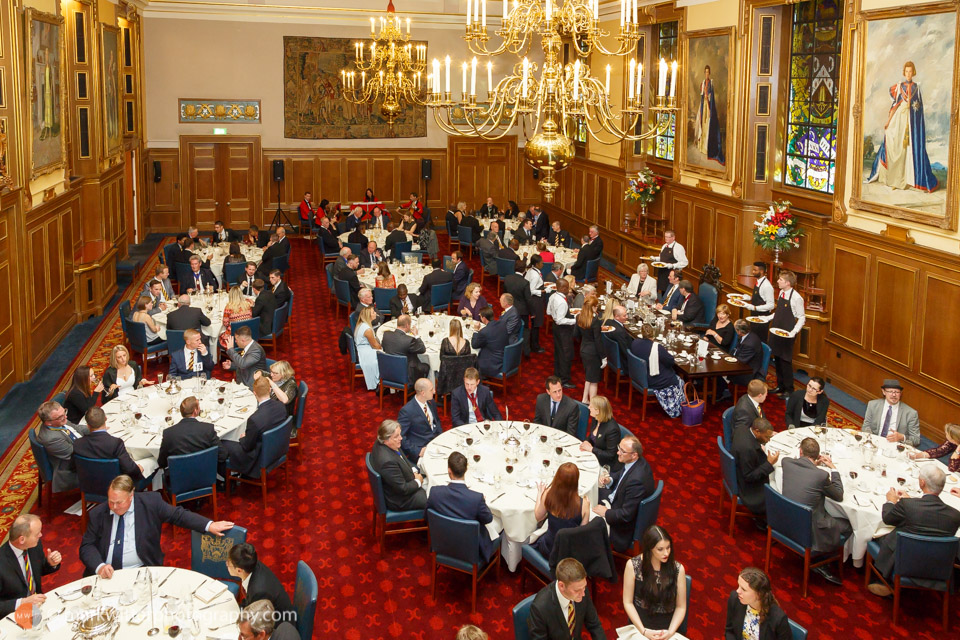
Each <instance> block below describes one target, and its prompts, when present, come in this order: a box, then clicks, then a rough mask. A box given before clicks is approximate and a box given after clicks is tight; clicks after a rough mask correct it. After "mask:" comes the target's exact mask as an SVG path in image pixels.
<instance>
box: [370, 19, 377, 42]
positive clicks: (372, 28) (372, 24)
mask: <svg viewBox="0 0 960 640" xmlns="http://www.w3.org/2000/svg"><path fill="white" fill-rule="evenodd" d="M375 25H376V22H375V21H374V19H373V16H370V36H371V37H373V36H375V35H377V28H376V26H375Z"/></svg>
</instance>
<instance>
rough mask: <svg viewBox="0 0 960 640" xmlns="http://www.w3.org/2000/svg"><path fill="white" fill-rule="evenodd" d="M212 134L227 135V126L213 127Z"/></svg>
mask: <svg viewBox="0 0 960 640" xmlns="http://www.w3.org/2000/svg"><path fill="white" fill-rule="evenodd" d="M213 135H215V136H225V135H227V128H226V127H214V128H213Z"/></svg>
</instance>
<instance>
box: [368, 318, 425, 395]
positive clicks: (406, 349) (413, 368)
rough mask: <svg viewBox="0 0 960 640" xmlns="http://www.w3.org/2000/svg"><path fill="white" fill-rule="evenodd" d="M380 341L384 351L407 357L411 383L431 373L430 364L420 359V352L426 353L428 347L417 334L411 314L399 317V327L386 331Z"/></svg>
mask: <svg viewBox="0 0 960 640" xmlns="http://www.w3.org/2000/svg"><path fill="white" fill-rule="evenodd" d="M380 343H381V346H382V347H383V352H384V353H388V354H390V355H394V356H404V357H405V358H406V359H407V379H408V381H409V382H410V383H411V384H414V383H416V381H417V380H419V379H420V378H426V377H427V376H428V375H429V374H430V365H429V364H427V363H426V362H423V361H422V360H420V354H422V353H426V352H427V347H426V345H424V344H423V340H421V339H420V336H419V335H417V329H416V327H414V326H413V323H412V321H411V318H410V316H408V315H406V314H404V315H402V316H400V317H399V318H397V328H396V329H394V330H393V331H384V332H383V338H381V339H380Z"/></svg>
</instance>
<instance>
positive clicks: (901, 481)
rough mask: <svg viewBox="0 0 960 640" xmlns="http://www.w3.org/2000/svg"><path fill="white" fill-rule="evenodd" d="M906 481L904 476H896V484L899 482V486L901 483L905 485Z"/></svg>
mask: <svg viewBox="0 0 960 640" xmlns="http://www.w3.org/2000/svg"><path fill="white" fill-rule="evenodd" d="M906 483H907V479H906V478H897V484H899V485H900V486H901V487H902V486H903V485H905V484H906Z"/></svg>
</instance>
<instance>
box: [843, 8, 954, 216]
mask: <svg viewBox="0 0 960 640" xmlns="http://www.w3.org/2000/svg"><path fill="white" fill-rule="evenodd" d="M856 20H857V23H858V29H857V30H856V31H855V33H856V34H857V35H856V37H857V38H859V39H860V42H859V43H858V44H859V46H858V47H857V50H858V51H860V52H861V55H862V59H861V60H860V65H859V69H857V70H856V71H855V73H854V76H855V83H856V85H855V92H854V108H853V113H854V123H853V124H854V146H855V149H854V153H853V156H852V157H853V158H854V159H855V160H854V161H853V176H852V177H853V185H852V187H853V188H852V192H851V193H852V197H851V205H852V206H853V207H855V208H857V209H860V210H863V211H869V212H871V213H876V214H881V215H886V216H890V217H892V218H899V219H903V220H911V221H913V222H919V223H923V224H929V225H931V226H935V227H939V228H941V229H956V228H957V207H958V204H957V171H956V168H957V166H958V160H960V152H958V146H960V145H958V141H957V139H956V130H955V127H952V126H951V115H952V114H956V113H957V108H958V100H960V96H958V90H957V82H958V80H960V79H958V77H957V67H958V63H960V60H958V51H957V38H958V35H960V32H958V26H960V22H958V4H957V3H956V2H943V3H937V4H928V5H921V6H917V7H913V8H912V11H911V13H910V15H907V16H905V15H903V13H902V12H901V11H895V10H892V9H891V10H880V11H863V12H859V13H858V14H857V18H856Z"/></svg>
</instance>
